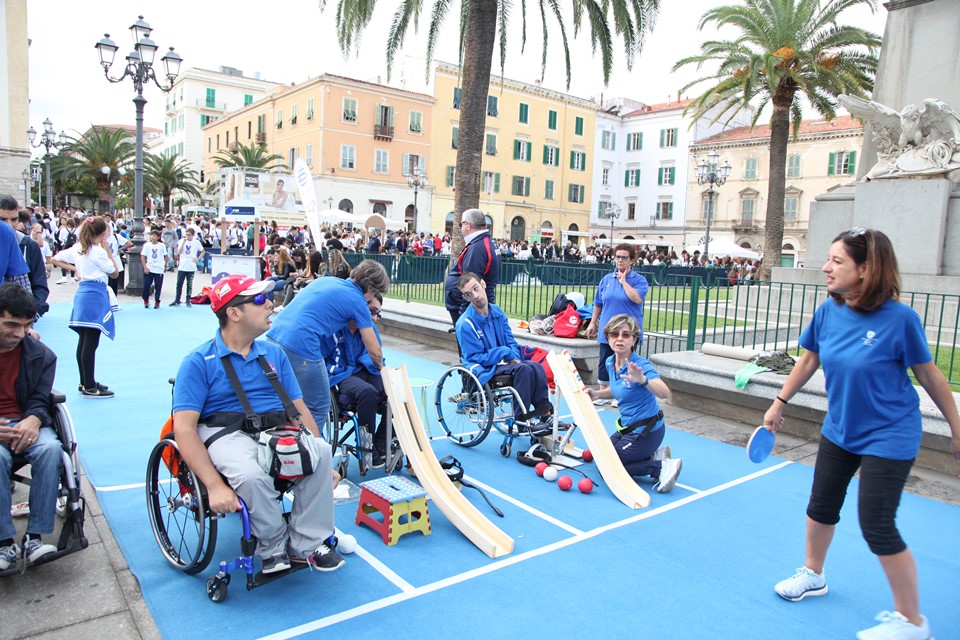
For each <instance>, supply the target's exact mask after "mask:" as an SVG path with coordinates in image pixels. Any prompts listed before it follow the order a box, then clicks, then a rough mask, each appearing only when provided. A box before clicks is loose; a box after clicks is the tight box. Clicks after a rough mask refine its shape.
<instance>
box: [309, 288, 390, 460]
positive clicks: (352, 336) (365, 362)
mask: <svg viewBox="0 0 960 640" xmlns="http://www.w3.org/2000/svg"><path fill="white" fill-rule="evenodd" d="M367 308H368V309H370V317H371V318H372V319H373V322H374V326H373V331H374V334H375V335H376V337H377V342H379V343H381V344H382V343H383V340H382V339H381V338H380V332H379V331H377V326H376V322H377V321H378V320H379V319H380V310H381V309H382V308H383V296H382V295H380V294H379V293H377V294H376V295H375V296H374V297H373V298H372V299H371V300H370V301H369V302H368V303H367ZM321 351H322V352H323V354H324V361H325V362H326V364H327V371H328V373H329V376H330V388H331V393H333V392H334V390H335V392H336V393H337V402H339V403H340V406H341V407H351V408H353V411H354V415H356V418H357V426H358V427H359V428H360V429H361V430H362V431H363V433H362V434H357V443H358V445H359V446H360V447H361V451H362V453H364V454H367V451H363V449H366V448H368V447H372V451H370V452H369V453H370V457H369V458H367V460H368V461H369V465H368V466H369V468H371V469H380V468H381V467H383V466H384V464H385V463H386V459H387V443H386V439H387V427H386V413H387V411H386V407H387V392H386V391H385V390H384V388H383V378H381V377H380V370H379V369H378V368H377V367H376V366H375V365H374V364H373V359H372V358H371V357H370V354H369V353H368V352H367V348H366V346H365V345H364V342H363V337H362V336H361V335H360V331H359V330H358V329H357V324H356V323H355V322H354V321H353V320H350V321H349V322H347V327H346V329H342V330H340V331H338V332H337V333H335V334H334V335H333V336H329V337H326V338H324V339H323V340H322V341H321ZM378 413H379V414H380V423H379V426H377V428H376V432H374V423H375V422H376V419H377V414H378ZM361 440H363V441H365V442H366V443H367V444H366V445H364V444H363V443H362V442H361Z"/></svg>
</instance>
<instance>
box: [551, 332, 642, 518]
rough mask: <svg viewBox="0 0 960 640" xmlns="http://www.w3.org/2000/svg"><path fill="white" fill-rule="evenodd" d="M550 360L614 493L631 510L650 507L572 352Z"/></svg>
mask: <svg viewBox="0 0 960 640" xmlns="http://www.w3.org/2000/svg"><path fill="white" fill-rule="evenodd" d="M547 362H549V363H550V368H551V369H553V379H554V382H556V385H557V389H559V390H560V393H561V394H562V395H563V398H564V399H565V400H566V401H567V404H568V405H569V407H570V412H571V413H572V414H573V419H574V421H575V422H576V423H577V428H578V429H579V430H580V433H581V434H583V438H584V440H586V442H587V447H588V448H589V449H590V453H592V454H593V459H594V461H595V462H596V464H597V470H598V471H599V472H600V475H601V476H602V477H603V480H604V482H606V484H607V486H608V487H610V490H611V491H612V492H613V495H615V496H616V497H617V499H618V500H620V502H622V503H623V504H625V505H627V506H628V507H630V508H631V509H642V508H644V507H648V506H650V496H649V495H648V494H647V492H646V491H644V490H643V489H642V488H641V487H640V486H639V485H638V484H637V482H636V480H634V479H633V477H632V476H631V475H630V474H629V473H627V470H626V469H625V468H624V466H623V463H622V462H620V456H618V455H617V451H616V449H614V448H613V443H612V442H610V436H609V435H608V434H607V431H606V429H604V427H603V422H602V421H601V420H600V416H599V414H597V408H596V407H595V406H594V405H593V401H592V400H591V399H590V396H588V395H587V392H586V388H585V387H584V385H583V379H582V378H581V377H580V374H579V373H578V372H577V367H576V365H575V364H574V363H573V359H572V358H571V357H570V354H569V353H568V352H567V351H566V350H564V351H563V352H562V353H557V352H555V351H551V352H550V353H549V354H548V355H547Z"/></svg>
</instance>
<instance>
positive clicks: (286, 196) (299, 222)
mask: <svg viewBox="0 0 960 640" xmlns="http://www.w3.org/2000/svg"><path fill="white" fill-rule="evenodd" d="M221 186H222V190H223V192H222V193H221V197H222V198H223V200H222V201H223V202H231V201H233V200H236V199H242V200H245V201H248V202H252V203H253V204H255V205H256V206H257V210H258V212H259V217H260V220H263V221H266V222H276V223H277V227H278V229H280V231H281V232H282V231H286V230H287V229H289V228H290V227H294V226H295V227H303V226H305V225H306V224H307V217H306V214H305V213H304V209H303V204H302V203H301V202H300V201H299V200H298V199H297V183H296V180H294V177H293V175H292V174H289V173H278V172H267V171H256V170H252V169H245V168H242V167H231V168H227V169H223V170H222V179H221Z"/></svg>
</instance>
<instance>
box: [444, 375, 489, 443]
mask: <svg viewBox="0 0 960 640" xmlns="http://www.w3.org/2000/svg"><path fill="white" fill-rule="evenodd" d="M435 403H436V407H437V422H439V423H440V426H441V427H442V428H443V430H444V432H445V433H446V434H447V437H448V438H450V439H451V440H453V441H454V442H456V443H457V444H459V445H460V446H463V447H474V446H476V445H478V444H480V443H481V442H483V439H484V438H486V437H487V434H488V433H490V424H491V422H492V420H493V406H492V405H491V403H490V396H489V395H488V393H487V389H485V388H484V385H482V384H480V380H479V379H477V377H476V376H475V375H473V374H472V373H470V371H468V370H467V369H465V368H463V367H453V368H451V369H448V370H447V371H446V372H444V374H443V375H442V376H440V381H439V382H437V394H436V400H435Z"/></svg>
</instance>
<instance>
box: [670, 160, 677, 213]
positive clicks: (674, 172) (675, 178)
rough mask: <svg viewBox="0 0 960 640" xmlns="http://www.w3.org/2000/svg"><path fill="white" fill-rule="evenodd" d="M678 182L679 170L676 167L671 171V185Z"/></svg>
mask: <svg viewBox="0 0 960 640" xmlns="http://www.w3.org/2000/svg"><path fill="white" fill-rule="evenodd" d="M676 181H677V169H676V167H674V168H673V169H672V170H671V171H670V184H674V183H675V182H676ZM670 206H671V207H672V206H673V205H672V204H671V205H670Z"/></svg>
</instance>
